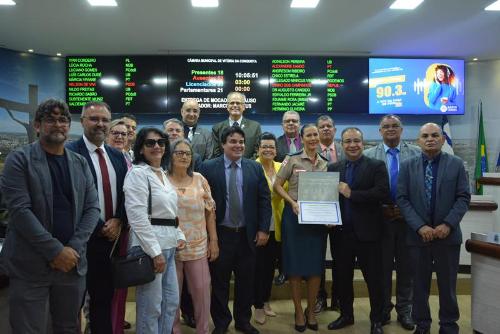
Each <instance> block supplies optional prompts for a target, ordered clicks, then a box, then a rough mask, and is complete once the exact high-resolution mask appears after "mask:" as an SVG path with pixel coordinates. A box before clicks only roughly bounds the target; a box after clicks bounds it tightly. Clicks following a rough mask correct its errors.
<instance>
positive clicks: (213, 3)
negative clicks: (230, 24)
mask: <svg viewBox="0 0 500 334" xmlns="http://www.w3.org/2000/svg"><path fill="white" fill-rule="evenodd" d="M191 6H193V7H219V0H191Z"/></svg>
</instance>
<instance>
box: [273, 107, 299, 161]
mask: <svg viewBox="0 0 500 334" xmlns="http://www.w3.org/2000/svg"><path fill="white" fill-rule="evenodd" d="M281 126H282V127H283V134H282V135H281V136H279V137H278V139H277V140H276V143H277V145H276V149H277V154H276V158H274V160H276V161H278V162H283V160H285V157H286V155H287V154H288V153H291V154H293V153H296V152H298V151H300V150H301V149H302V141H301V140H300V135H299V129H300V115H299V113H298V112H296V111H292V110H289V111H286V112H285V113H284V114H283V119H282V122H281Z"/></svg>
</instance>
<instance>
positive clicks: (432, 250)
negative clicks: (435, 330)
mask: <svg viewBox="0 0 500 334" xmlns="http://www.w3.org/2000/svg"><path fill="white" fill-rule="evenodd" d="M444 141H445V138H444V136H443V132H442V130H441V128H440V127H439V126H438V125H437V124H434V123H427V124H425V125H424V126H422V127H421V128H420V134H419V137H418V144H419V146H420V148H421V149H422V154H421V155H419V156H416V157H414V158H411V159H408V160H406V161H404V162H403V163H402V165H401V169H400V172H399V179H398V190H397V204H398V206H399V208H400V210H401V213H402V214H403V217H404V218H405V220H406V223H407V224H408V235H407V243H408V246H409V249H410V259H411V263H412V266H413V268H414V280H413V292H414V297H413V309H412V316H413V320H414V321H415V323H416V325H417V329H416V331H415V333H421V334H423V333H429V331H430V327H431V322H432V319H431V313H430V310H429V291H430V285H431V277H432V271H433V270H435V271H436V276H437V281H438V287H439V326H440V329H439V333H446V334H448V333H458V331H459V328H458V325H457V320H458V318H459V311H458V304H457V296H456V283H457V273H458V262H459V257H460V244H461V243H462V231H461V230H460V221H461V220H462V217H463V216H464V214H465V213H466V212H467V209H468V207H469V203H470V192H469V183H468V181H467V175H466V173H465V168H464V164H463V161H462V160H461V159H460V158H458V157H456V156H453V155H449V154H447V153H445V152H442V151H441V147H442V146H443V144H444Z"/></svg>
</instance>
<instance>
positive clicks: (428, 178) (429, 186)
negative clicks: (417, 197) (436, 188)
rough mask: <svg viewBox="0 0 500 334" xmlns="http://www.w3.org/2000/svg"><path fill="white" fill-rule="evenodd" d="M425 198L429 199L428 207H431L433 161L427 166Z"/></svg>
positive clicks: (428, 161)
mask: <svg viewBox="0 0 500 334" xmlns="http://www.w3.org/2000/svg"><path fill="white" fill-rule="evenodd" d="M425 197H426V199H427V207H428V208H429V209H430V207H431V197H432V160H427V166H425Z"/></svg>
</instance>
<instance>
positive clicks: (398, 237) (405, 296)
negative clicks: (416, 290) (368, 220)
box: [382, 219, 413, 315]
mask: <svg viewBox="0 0 500 334" xmlns="http://www.w3.org/2000/svg"><path fill="white" fill-rule="evenodd" d="M407 233H408V227H407V225H406V222H405V221H404V220H403V219H395V220H392V221H384V237H383V239H382V261H383V262H382V263H383V267H382V269H383V284H384V313H385V314H388V313H391V310H392V308H393V307H394V304H393V303H392V301H391V297H392V270H393V269H395V270H396V312H397V313H398V315H410V314H411V307H412V300H413V287H412V284H413V279H412V278H413V276H412V263H411V262H410V252H409V249H408V246H407V245H406V234H407Z"/></svg>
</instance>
